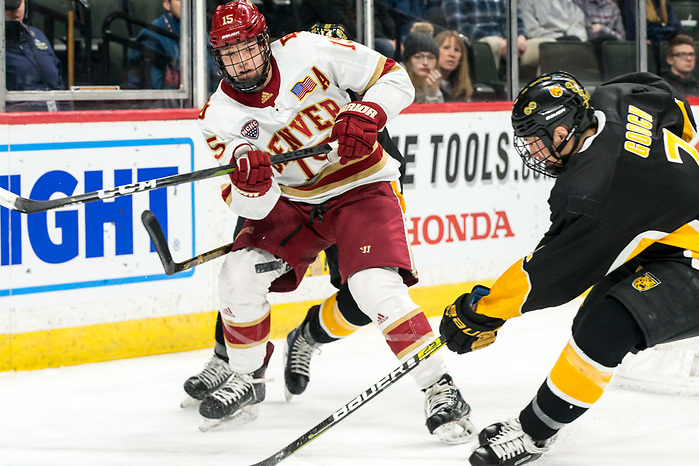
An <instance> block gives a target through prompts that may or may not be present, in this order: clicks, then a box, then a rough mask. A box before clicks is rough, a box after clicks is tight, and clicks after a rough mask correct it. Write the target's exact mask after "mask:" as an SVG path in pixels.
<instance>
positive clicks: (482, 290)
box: [439, 285, 505, 354]
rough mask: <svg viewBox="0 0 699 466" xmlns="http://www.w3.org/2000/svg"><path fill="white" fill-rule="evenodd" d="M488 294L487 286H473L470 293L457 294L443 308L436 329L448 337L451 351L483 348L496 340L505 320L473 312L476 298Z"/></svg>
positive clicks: (476, 301) (460, 351)
mask: <svg viewBox="0 0 699 466" xmlns="http://www.w3.org/2000/svg"><path fill="white" fill-rule="evenodd" d="M489 293H490V288H487V287H485V286H482V285H476V286H474V287H473V290H471V292H470V293H466V294H463V295H461V296H459V297H458V298H457V299H456V301H455V302H454V304H451V305H450V306H448V307H447V308H446V309H445V310H444V315H443V316H442V322H441V323H440V325H439V332H440V333H441V334H442V337H444V339H446V340H447V347H448V348H449V349H450V350H452V351H454V352H456V353H459V354H463V353H468V352H470V351H475V350H479V349H481V348H485V347H486V346H488V345H490V344H492V343H493V342H494V341H495V337H497V334H498V330H499V329H500V327H502V325H503V324H504V323H505V321H504V320H502V319H496V318H494V317H488V316H484V315H481V314H477V313H476V307H477V305H478V304H477V303H478V301H479V300H480V299H481V298H482V297H483V296H487V295H488V294H489Z"/></svg>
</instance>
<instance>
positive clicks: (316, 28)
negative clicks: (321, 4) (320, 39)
mask: <svg viewBox="0 0 699 466" xmlns="http://www.w3.org/2000/svg"><path fill="white" fill-rule="evenodd" d="M308 32H312V33H313V34H319V35H321V36H326V37H332V38H333V39H349V33H348V32H347V28H346V27H344V26H343V25H342V24H339V23H337V24H330V23H315V24H314V25H313V26H311V27H310V29H309V30H308Z"/></svg>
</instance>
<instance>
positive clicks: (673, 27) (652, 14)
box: [618, 0, 682, 49]
mask: <svg viewBox="0 0 699 466" xmlns="http://www.w3.org/2000/svg"><path fill="white" fill-rule="evenodd" d="M618 2H619V9H620V10H621V17H622V20H623V22H624V30H625V31H626V39H627V40H636V7H635V4H636V0H618ZM681 27H682V24H681V23H680V19H679V18H678V17H677V15H676V14H675V11H674V10H673V9H672V4H671V3H670V0H646V38H647V40H648V42H649V43H651V44H656V45H657V44H660V43H661V42H667V41H669V40H670V39H672V38H673V37H675V36H676V35H677V33H678V32H679V31H680V28H681ZM656 49H657V47H656Z"/></svg>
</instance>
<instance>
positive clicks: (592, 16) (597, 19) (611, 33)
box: [573, 0, 626, 63]
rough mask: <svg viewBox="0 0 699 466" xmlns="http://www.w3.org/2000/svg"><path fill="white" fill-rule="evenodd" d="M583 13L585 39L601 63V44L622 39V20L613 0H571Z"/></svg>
mask: <svg viewBox="0 0 699 466" xmlns="http://www.w3.org/2000/svg"><path fill="white" fill-rule="evenodd" d="M573 3H575V4H576V5H577V6H578V7H579V8H580V9H581V10H582V11H583V13H584V15H585V29H586V30H587V40H588V41H589V42H590V43H591V44H592V45H593V46H594V48H595V54H596V55H597V61H598V62H599V63H602V44H603V43H604V42H606V41H608V40H624V39H625V38H626V32H625V31H624V22H623V21H622V19H621V11H620V10H619V5H617V3H616V1H615V0H573Z"/></svg>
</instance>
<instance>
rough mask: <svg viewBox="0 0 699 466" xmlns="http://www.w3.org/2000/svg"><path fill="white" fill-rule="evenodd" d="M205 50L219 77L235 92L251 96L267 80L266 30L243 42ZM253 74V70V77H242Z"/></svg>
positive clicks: (269, 54) (268, 41)
mask: <svg viewBox="0 0 699 466" xmlns="http://www.w3.org/2000/svg"><path fill="white" fill-rule="evenodd" d="M209 50H210V52H211V55H212V57H213V59H214V62H216V65H217V66H218V74H219V76H221V78H222V79H223V80H224V81H225V82H226V83H228V85H230V86H231V87H232V88H233V89H235V90H236V91H239V92H244V93H252V92H255V91H257V89H259V88H260V87H261V86H262V85H263V84H264V83H265V81H266V80H267V76H268V75H269V72H270V69H271V58H272V51H271V49H270V39H269V32H268V30H267V29H265V30H264V31H262V33H261V34H258V35H256V36H254V37H251V38H249V39H247V40H239V41H236V42H235V43H233V44H228V43H226V44H225V45H223V46H221V47H217V48H211V49H209ZM256 63H257V66H256V65H255V64H256ZM229 70H231V71H232V72H233V74H231V73H230V72H229ZM253 70H257V73H256V74H255V75H254V76H252V77H249V78H246V77H244V75H245V74H247V73H249V72H250V71H253Z"/></svg>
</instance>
